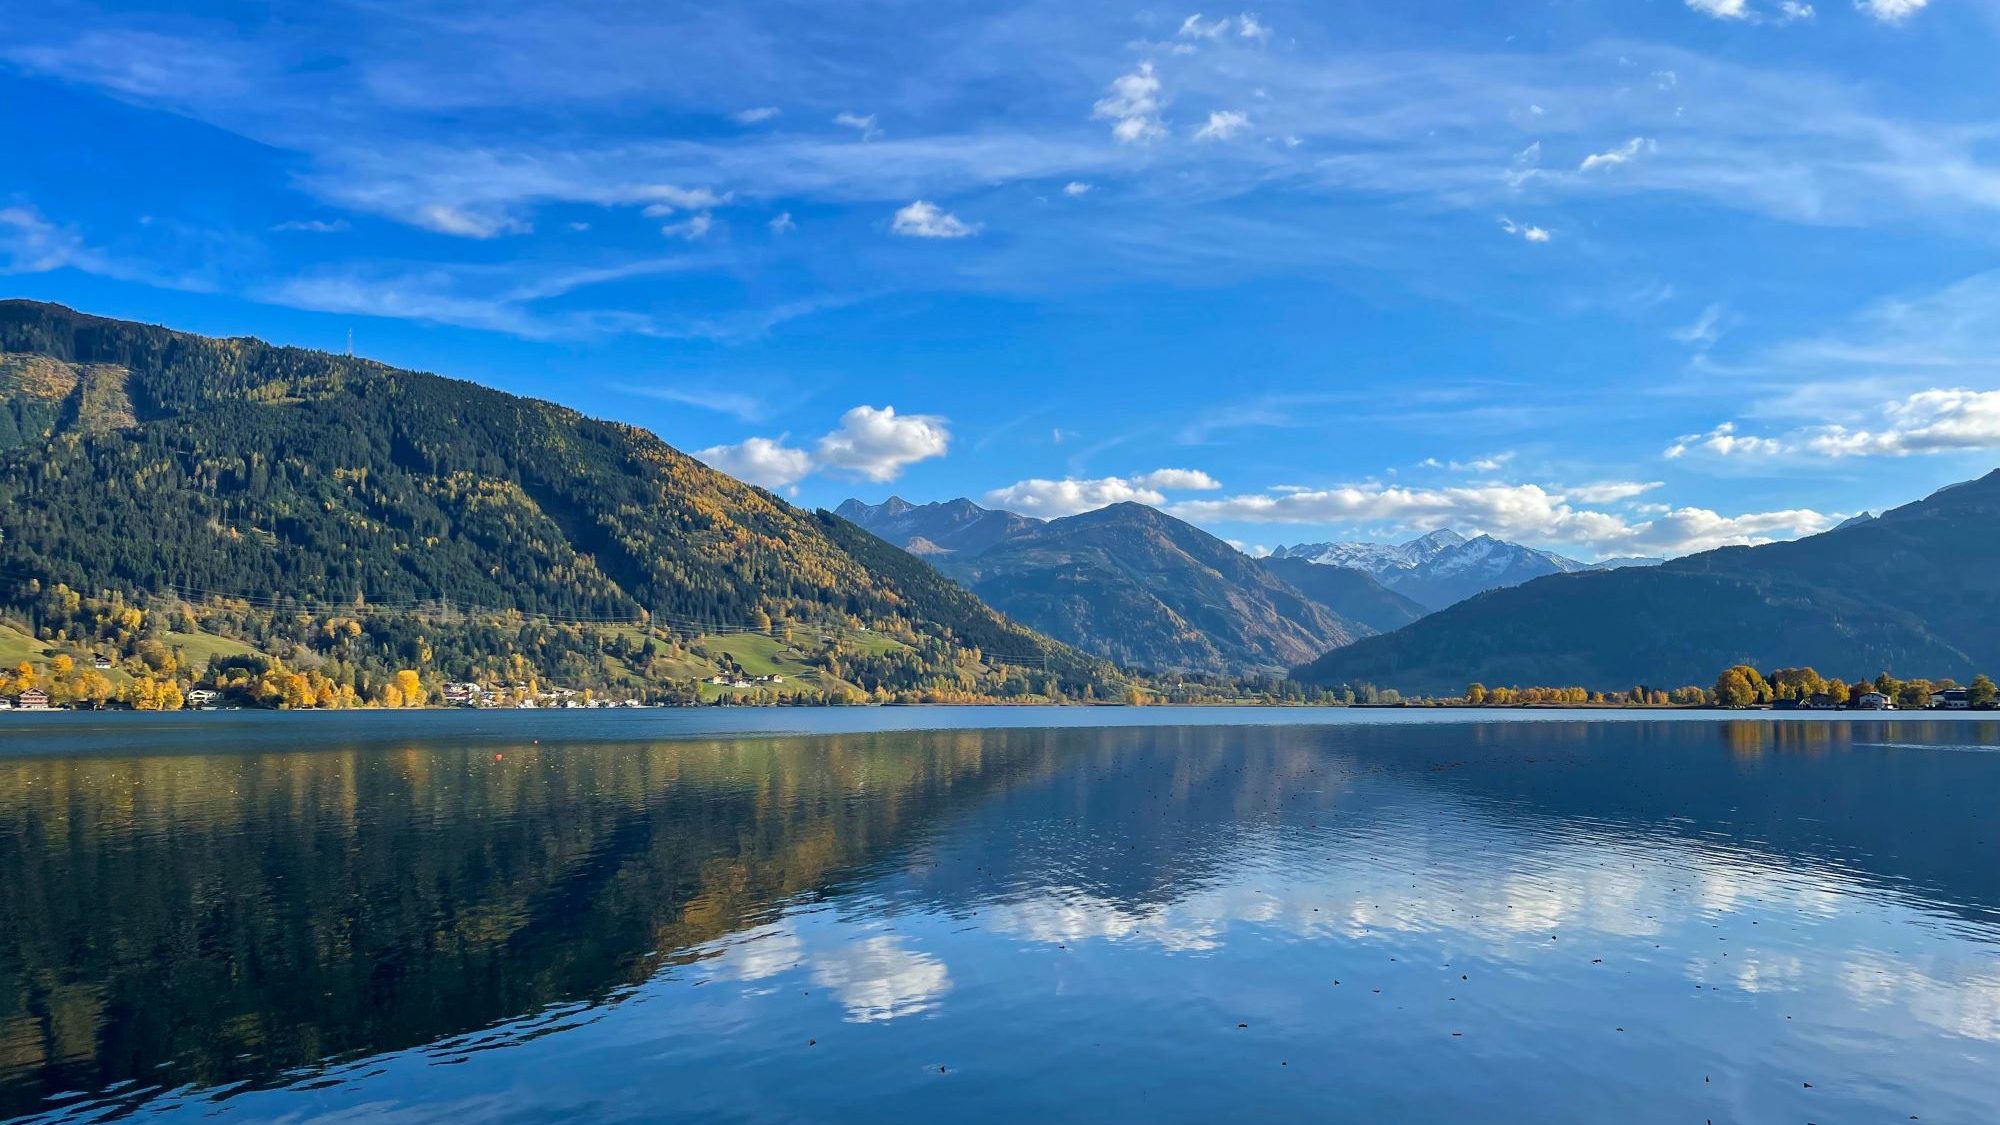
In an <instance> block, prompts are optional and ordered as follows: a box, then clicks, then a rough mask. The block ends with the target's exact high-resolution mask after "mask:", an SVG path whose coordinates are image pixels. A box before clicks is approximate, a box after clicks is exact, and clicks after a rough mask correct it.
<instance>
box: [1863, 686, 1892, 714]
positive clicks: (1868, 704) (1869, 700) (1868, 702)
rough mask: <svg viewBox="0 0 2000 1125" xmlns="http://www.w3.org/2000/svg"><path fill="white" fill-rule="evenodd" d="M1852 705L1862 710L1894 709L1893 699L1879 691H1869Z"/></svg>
mask: <svg viewBox="0 0 2000 1125" xmlns="http://www.w3.org/2000/svg"><path fill="white" fill-rule="evenodd" d="M1854 705H1855V706H1856V707H1859V708H1860V709H1861V710H1863V711H1894V710H1895V709H1896V704H1895V703H1894V701H1892V700H1891V699H1890V698H1889V697H1888V696H1886V695H1883V694H1882V693H1881V692H1879V691H1871V692H1869V693H1868V694H1866V695H1864V696H1862V697H1861V698H1860V699H1859V700H1856V701H1855V704H1854Z"/></svg>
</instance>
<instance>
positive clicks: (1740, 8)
mask: <svg viewBox="0 0 2000 1125" xmlns="http://www.w3.org/2000/svg"><path fill="white" fill-rule="evenodd" d="M1687 6H1688V7H1690V8H1693V9H1694V10H1695V11H1697V12H1700V13H1701V14H1703V15H1705V16H1714V17H1715V18H1716V19H1719V20H1741V19H1749V18H1750V5H1749V3H1748V0H1687Z"/></svg>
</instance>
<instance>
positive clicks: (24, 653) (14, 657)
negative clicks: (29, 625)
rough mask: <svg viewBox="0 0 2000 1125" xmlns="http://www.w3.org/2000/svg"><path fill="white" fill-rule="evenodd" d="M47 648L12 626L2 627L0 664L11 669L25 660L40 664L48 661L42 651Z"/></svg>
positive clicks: (0, 627) (0, 630)
mask: <svg viewBox="0 0 2000 1125" xmlns="http://www.w3.org/2000/svg"><path fill="white" fill-rule="evenodd" d="M47 647H48V646H47V645H44V644H43V643H42V642H40V641H38V640H36V639H35V638H33V637H31V636H29V635H28V634H26V633H23V632H22V631H20V630H19V629H16V628H14V627H13V626H11V625H0V664H4V665H6V666H7V667H9V668H12V667H14V666H15V665H16V664H19V663H20V662H21V661H23V660H25V661H27V662H29V663H30V664H40V663H42V662H43V661H44V660H46V659H48V658H47V657H45V656H43V655H42V650H43V649H44V648H47Z"/></svg>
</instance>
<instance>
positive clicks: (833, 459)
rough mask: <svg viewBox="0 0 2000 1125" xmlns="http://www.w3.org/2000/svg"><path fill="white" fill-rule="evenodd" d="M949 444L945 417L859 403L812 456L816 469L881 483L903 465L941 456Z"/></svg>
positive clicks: (891, 476) (900, 469)
mask: <svg viewBox="0 0 2000 1125" xmlns="http://www.w3.org/2000/svg"><path fill="white" fill-rule="evenodd" d="M950 446H951V430H950V428H949V423H948V422H947V420H946V419H944V418H941V417H938V416H937V415H934V414H898V413H896V408H895V407H893V406H884V407H881V408H880V409H877V408H875V407H873V406H857V407H855V408H854V409H852V410H850V411H848V412H847V413H845V414H843V415H841V416H840V428H839V429H837V430H835V431H833V432H832V433H830V434H827V435H826V436H825V437H823V438H821V439H819V444H818V445H817V446H816V447H814V451H813V456H814V461H815V464H816V466H817V467H818V468H821V469H834V470H837V471H841V472H844V473H847V474H850V475H853V476H858V477H861V478H863V479H864V480H871V481H875V482H878V483H880V482H884V481H892V480H895V479H896V478H897V477H898V476H901V475H902V472H903V468H904V467H905V466H907V465H911V464H914V463H916V462H918V461H925V460H929V459H930V458H932V457H942V456H944V455H945V452H946V451H947V450H948V449H949V448H950Z"/></svg>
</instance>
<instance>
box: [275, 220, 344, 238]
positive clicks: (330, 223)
mask: <svg viewBox="0 0 2000 1125" xmlns="http://www.w3.org/2000/svg"><path fill="white" fill-rule="evenodd" d="M349 225H350V224H349V223H348V221H347V220H346V219H291V220H288V221H286V222H282V223H278V224H276V225H274V226H273V227H272V228H271V229H272V230H275V231H295V232H298V233H302V234H339V233H340V232H342V231H344V230H346V229H348V227H349Z"/></svg>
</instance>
